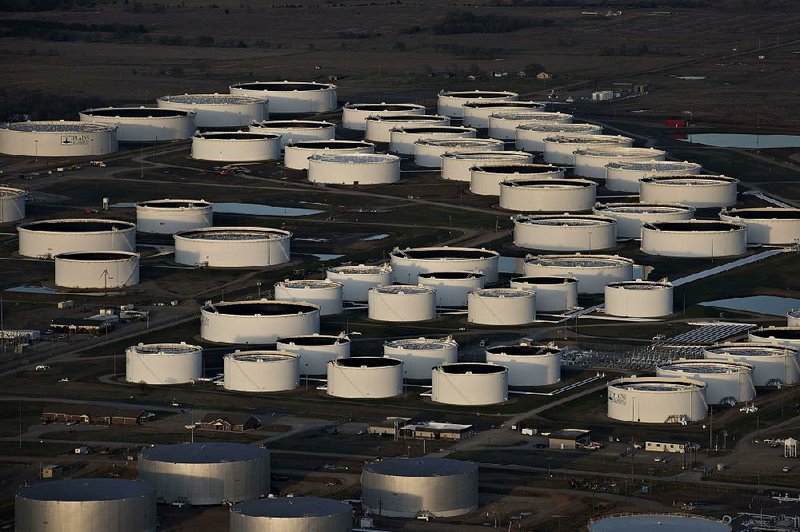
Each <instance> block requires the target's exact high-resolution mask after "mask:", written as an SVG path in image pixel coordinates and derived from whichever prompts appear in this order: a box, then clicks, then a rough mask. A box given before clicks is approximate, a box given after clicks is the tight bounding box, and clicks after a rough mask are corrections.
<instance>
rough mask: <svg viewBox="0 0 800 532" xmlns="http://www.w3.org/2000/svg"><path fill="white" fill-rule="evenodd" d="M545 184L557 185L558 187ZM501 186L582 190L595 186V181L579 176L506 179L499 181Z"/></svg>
mask: <svg viewBox="0 0 800 532" xmlns="http://www.w3.org/2000/svg"><path fill="white" fill-rule="evenodd" d="M547 185H559V186H558V188H554V187H552V186H549V187H548V186H547ZM500 186H501V187H508V188H519V189H529V190H567V189H574V190H582V189H587V188H597V183H595V182H594V181H590V180H588V179H580V178H565V177H561V178H553V179H545V178H540V179H536V178H533V179H507V180H505V181H502V182H501V183H500Z"/></svg>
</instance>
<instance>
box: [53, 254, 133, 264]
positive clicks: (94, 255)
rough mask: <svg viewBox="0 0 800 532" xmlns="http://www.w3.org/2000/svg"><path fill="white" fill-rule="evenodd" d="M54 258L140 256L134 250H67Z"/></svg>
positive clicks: (99, 259)
mask: <svg viewBox="0 0 800 532" xmlns="http://www.w3.org/2000/svg"><path fill="white" fill-rule="evenodd" d="M54 258H56V259H58V260H76V261H84V262H86V261H97V262H106V261H112V260H131V259H134V258H137V259H138V258H139V254H138V253H134V252H132V251H65V252H64V253H59V254H58V255H56V256H55V257H54Z"/></svg>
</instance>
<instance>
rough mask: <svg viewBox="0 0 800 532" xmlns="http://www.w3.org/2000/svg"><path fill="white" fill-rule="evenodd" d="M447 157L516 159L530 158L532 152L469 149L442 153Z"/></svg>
mask: <svg viewBox="0 0 800 532" xmlns="http://www.w3.org/2000/svg"><path fill="white" fill-rule="evenodd" d="M442 157H444V158H445V159H468V160H472V159H475V160H481V161H482V160H487V161H493V160H500V161H505V160H514V159H526V160H527V159H529V158H530V157H531V154H530V153H527V152H524V151H468V152H454V153H445V154H444V155H442Z"/></svg>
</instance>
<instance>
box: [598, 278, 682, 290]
mask: <svg viewBox="0 0 800 532" xmlns="http://www.w3.org/2000/svg"><path fill="white" fill-rule="evenodd" d="M606 287H608V288H618V289H620V290H625V289H626V288H632V287H636V288H637V289H641V288H648V289H652V290H658V289H662V290H667V289H672V283H670V282H669V281H645V280H642V279H636V280H633V281H615V282H612V283H608V284H606Z"/></svg>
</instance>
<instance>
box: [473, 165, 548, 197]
mask: <svg viewBox="0 0 800 532" xmlns="http://www.w3.org/2000/svg"><path fill="white" fill-rule="evenodd" d="M563 177H564V169H563V168H559V167H558V166H554V165H552V164H534V163H530V164H511V163H490V164H481V165H477V166H474V167H473V168H472V170H471V171H470V176H469V190H470V192H472V193H473V194H478V195H480V196H499V195H500V183H502V182H504V181H517V180H529V179H562V178H563Z"/></svg>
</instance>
